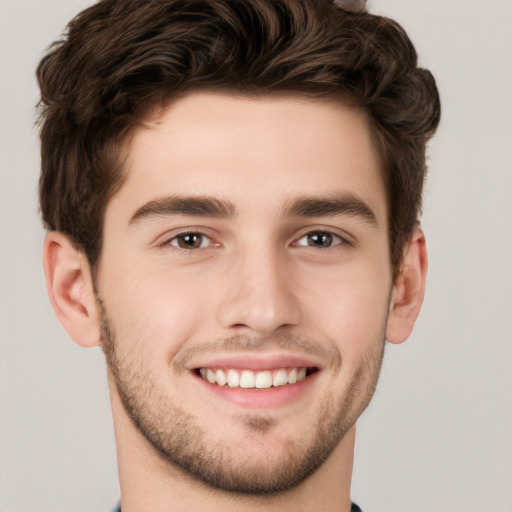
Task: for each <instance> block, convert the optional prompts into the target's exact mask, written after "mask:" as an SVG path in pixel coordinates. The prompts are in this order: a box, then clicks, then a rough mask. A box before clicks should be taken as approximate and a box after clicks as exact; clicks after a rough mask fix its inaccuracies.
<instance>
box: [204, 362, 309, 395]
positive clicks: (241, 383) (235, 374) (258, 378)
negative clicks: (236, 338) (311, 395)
mask: <svg viewBox="0 0 512 512" xmlns="http://www.w3.org/2000/svg"><path fill="white" fill-rule="evenodd" d="M195 371H196V374H197V375H198V376H199V377H201V378H202V379H203V380H205V381H207V382H209V383H210V384H213V385H216V386H218V387H221V388H222V387H228V388H239V389H270V388H278V387H285V386H291V385H294V384H298V383H300V382H302V381H304V380H305V379H306V378H307V377H309V376H310V375H313V374H314V373H316V372H317V371H318V368H316V367H304V366H302V367H284V368H274V369H264V370H252V369H239V368H226V367H223V368H220V367H202V368H198V369H197V370H195Z"/></svg>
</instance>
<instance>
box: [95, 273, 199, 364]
mask: <svg viewBox="0 0 512 512" xmlns="http://www.w3.org/2000/svg"><path fill="white" fill-rule="evenodd" d="M119 270H120V269H119V268H118V269H117V270H113V271H112V272H111V273H110V274H109V279H108V282H105V286H104V290H105V294H104V295H105V296H104V297H102V299H103V300H104V302H105V307H106V309H107V312H108V314H109V317H110V319H111V321H112V322H113V323H114V325H115V329H116V336H117V338H118V339H119V343H123V345H124V346H131V345H133V344H134V343H137V342H139V343H141V344H142V346H143V347H148V346H150V347H151V350H152V352H154V353H155V355H157V356H158V357H163V358H164V359H168V358H169V357H172V354H173V353H175V352H177V351H178V350H179V348H180V346H181V345H182V344H183V343H185V342H186V341H187V340H188V339H189V338H190V337H193V335H194V334H195V333H196V332H197V326H198V325H199V324H200V323H201V322H200V316H201V312H204V311H205V310H207V306H206V305H205V300H206V299H205V294H204V293H203V290H202V288H201V287H200V286H198V284H197V283H194V282H192V281H191V280H190V279H188V278H187V276H183V275H180V274H178V275H174V274H173V273H170V272H160V271H158V269H156V270H147V269H146V271H141V268H140V267H139V268H138V269H137V270H136V269H135V268H132V269H131V271H130V270H129V269H127V270H126V271H125V272H119ZM121 273H122V274H123V275H120V274H121ZM107 290H108V291H107ZM169 351H171V353H169Z"/></svg>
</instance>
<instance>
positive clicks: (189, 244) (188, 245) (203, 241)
mask: <svg viewBox="0 0 512 512" xmlns="http://www.w3.org/2000/svg"><path fill="white" fill-rule="evenodd" d="M167 243H168V244H170V245H172V246H173V247H177V248H179V249H189V250H190V249H204V248H205V247H209V246H210V245H211V243H212V241H211V239H210V238H209V237H207V236H206V235H203V234H201V233H182V234H180V235H177V236H175V237H174V238H171V240H169V242H167Z"/></svg>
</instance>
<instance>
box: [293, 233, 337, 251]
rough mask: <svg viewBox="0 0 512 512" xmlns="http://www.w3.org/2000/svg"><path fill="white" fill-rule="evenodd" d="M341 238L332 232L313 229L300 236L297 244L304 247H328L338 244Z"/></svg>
mask: <svg viewBox="0 0 512 512" xmlns="http://www.w3.org/2000/svg"><path fill="white" fill-rule="evenodd" d="M341 243H343V240H342V239H341V238H340V237H339V236H337V235H334V234H333V233H329V232H327V231H313V232H312V233H308V234H307V235H304V236H302V237H301V238H300V239H299V241H298V242H297V245H301V246H305V247H313V248H315V249H328V248H329V247H333V246H335V245H340V244H341Z"/></svg>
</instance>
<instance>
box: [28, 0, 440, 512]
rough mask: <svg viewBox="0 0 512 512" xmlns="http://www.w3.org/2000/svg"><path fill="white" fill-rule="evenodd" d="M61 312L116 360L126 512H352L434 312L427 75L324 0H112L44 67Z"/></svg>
mask: <svg viewBox="0 0 512 512" xmlns="http://www.w3.org/2000/svg"><path fill="white" fill-rule="evenodd" d="M38 80H39V84H40V87H41V141H42V176H41V183H40V198H41V211H42V214H43V218H44V220H45V223H46V226H47V228H48V230H49V232H48V235H47V237H46V240H45V244H44V265H45V271H46V276H47V286H48V290H49V296H50V300H51V302H52V304H53V307H54V309H55V312H56V314H57V316H58V318H59V320H60V321H61V323H62V324H63V326H64V327H65V329H66V330H67V331H68V333H69V334H70V336H71V337H72V338H73V339H74V340H75V341H76V342H77V343H78V344H80V345H82V346H88V347H90V346H96V345H100V344H101V346H102V348H103V351H104V353H105V356H106V360H107V366H108V377H109V389H110V394H111V401H112V410H113V417H114V428H115V434H116V443H117V452H118V464H119V477H120V484H121V505H122V510H123V512H140V511H152V512H165V511H187V510H203V511H210V512H214V511H220V510H244V511H253V510H277V509H279V510H281V511H287V510H290V511H291V510H294V511H296V510H304V511H310V510H322V511H337V512H338V511H343V512H348V511H349V510H351V508H352V510H357V507H356V506H355V505H352V504H351V500H350V481H351V472H352V460H353V451H354V438H355V426H354V425H355V422H356V420H357V418H358V417H359V415H360V414H361V413H362V412H363V410H364V409H365V408H366V406H367V405H368V403H369V401H370V399H371V396H372V395H373V392H374V390H375V386H376V384H377V380H378V375H379V371H380V366H381V362H382V357H383V350H384V340H388V341H389V342H392V343H401V342H403V341H405V340H406V339H407V337H408V336H409V334H410V332H411V330H412V328H413V324H414V322H415V320H416V318H417V315H418V313H419V310H420V307H421V303H422V299H423V293H424V286H425V274H426V269H427V255H426V250H425V240H424V235H423V233H422V232H421V230H420V229H419V227H418V214H419V210H420V202H421V191H422V185H423V181H424V174H425V145H426V142H427V140H428V138H429V137H430V136H431V135H432V134H433V132H434V130H435V128H436V126H437V124H438V121H439V112H440V106H439V98H438V95H437V90H436V87H435V83H434V80H433V78H432V76H431V75H430V73H429V72H428V71H426V70H423V69H419V68H418V67H417V61H416V54H415V51H414V48H413V46H412V44H411V42H410V40H409V39H408V37H407V36H406V34H405V33H404V31H403V30H402V29H401V28H400V27H399V26H398V25H397V24H396V23H394V22H392V21H391V20H388V19H385V18H379V17H376V16H372V15H370V14H367V13H354V12H348V11H347V10H344V9H343V8H341V7H340V6H339V5H336V4H334V3H331V2H330V1H328V0H320V1H318V0H307V1H301V2H297V1H295V0H278V1H267V0H234V1H233V0H230V1H227V0H225V1H223V0H187V1H185V0H131V1H129V2H127V1H121V0H103V1H101V2H99V3H98V4H96V5H94V6H93V7H91V8H89V9H87V10H85V11H84V12H82V13H81V14H80V15H78V16H77V17H76V18H75V19H74V20H73V21H72V22H71V23H70V25H69V27H68V32H67V34H66V36H65V38H64V39H63V40H62V41H60V42H58V43H56V44H55V45H54V46H53V47H52V48H51V50H50V52H49V53H48V55H47V56H46V57H45V58H44V59H43V61H42V62H41V63H40V65H39V68H38Z"/></svg>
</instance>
